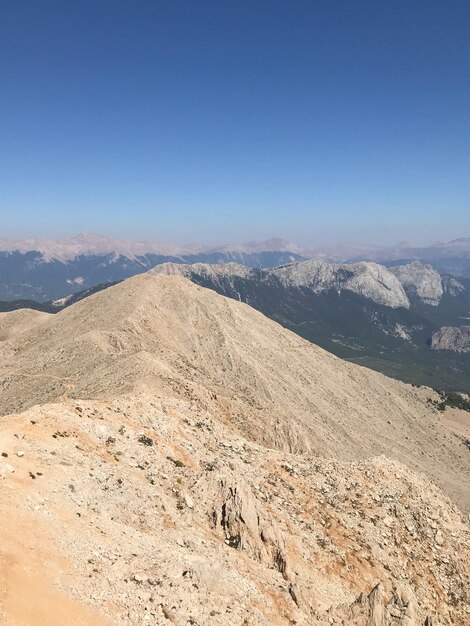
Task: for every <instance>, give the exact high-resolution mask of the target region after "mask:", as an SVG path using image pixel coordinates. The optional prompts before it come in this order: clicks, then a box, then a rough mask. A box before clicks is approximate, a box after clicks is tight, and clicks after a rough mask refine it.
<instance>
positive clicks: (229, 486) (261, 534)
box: [210, 474, 288, 577]
mask: <svg viewBox="0 0 470 626" xmlns="http://www.w3.org/2000/svg"><path fill="white" fill-rule="evenodd" d="M211 482H212V481H211ZM214 482H215V483H216V486H215V489H214V497H213V504H212V505H211V511H210V517H211V520H212V523H213V525H214V528H215V529H216V530H217V531H219V532H222V533H223V535H224V537H225V543H226V544H227V545H228V546H230V547H232V548H235V549H237V550H243V551H245V552H247V553H248V554H250V555H251V556H253V557H254V558H256V559H258V560H259V561H261V562H264V563H269V564H271V565H272V566H274V567H275V568H276V569H277V570H278V571H279V572H281V574H283V575H284V576H286V577H287V573H288V569H287V558H286V546H285V541H284V538H283V536H282V534H281V532H280V531H279V528H278V526H277V524H276V523H275V521H274V520H273V519H272V518H270V516H269V515H268V514H267V512H266V509H265V508H263V507H262V506H261V505H260V503H258V502H257V500H256V498H255V496H254V495H253V492H252V491H251V489H250V488H249V486H248V485H247V484H246V483H245V482H244V481H243V480H242V479H241V478H238V479H235V478H234V477H233V476H230V475H229V474H225V475H219V476H218V477H217V478H216V479H215V481H214Z"/></svg>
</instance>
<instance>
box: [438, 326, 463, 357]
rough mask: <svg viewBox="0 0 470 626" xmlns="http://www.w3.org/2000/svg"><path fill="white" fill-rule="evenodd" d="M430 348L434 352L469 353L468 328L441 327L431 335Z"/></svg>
mask: <svg viewBox="0 0 470 626" xmlns="http://www.w3.org/2000/svg"><path fill="white" fill-rule="evenodd" d="M431 347H432V348H434V350H453V351H454V352H470V326H442V328H439V330H436V332H435V333H433V336H432V339H431Z"/></svg>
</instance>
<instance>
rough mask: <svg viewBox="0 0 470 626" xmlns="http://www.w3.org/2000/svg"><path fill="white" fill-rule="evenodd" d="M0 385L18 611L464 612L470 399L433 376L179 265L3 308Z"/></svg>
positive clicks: (9, 608)
mask: <svg viewBox="0 0 470 626" xmlns="http://www.w3.org/2000/svg"><path fill="white" fill-rule="evenodd" d="M244 271H245V272H246V271H249V270H247V269H246V268H245V269H244ZM350 278H351V277H349V278H347V279H346V280H349V279H350ZM353 284H354V285H356V284H357V283H356V281H354V282H353ZM359 284H360V286H361V287H360V288H363V285H364V282H363V281H362V280H361V281H359ZM0 389H1V390H2V393H1V394H0V413H1V415H2V417H1V418H0V450H1V453H2V456H1V457H0V481H1V482H0V486H1V488H0V514H1V515H2V520H3V521H2V524H1V527H0V543H1V546H2V550H1V551H0V572H1V574H0V577H1V581H2V585H3V586H2V589H4V590H6V591H5V592H4V595H3V596H2V597H1V601H2V610H4V614H5V615H6V620H7V621H6V624H7V626H13V624H17V623H28V624H29V623H38V624H39V623H45V624H46V623H47V624H54V626H59V624H61V623H71V622H72V620H73V619H74V620H78V619H79V620H80V622H81V623H83V624H85V625H86V626H92V625H94V626H106V624H108V626H109V624H113V625H114V626H129V624H132V625H133V626H144V625H145V624H147V623H149V616H150V621H153V623H156V624H162V625H163V624H165V623H174V624H180V625H181V626H184V625H186V624H188V623H192V624H204V625H205V624H207V625H208V626H231V625H232V624H234V623H235V624H244V623H245V624H250V625H252V626H265V625H266V624H272V625H273V626H289V625H291V624H293V623H296V624H299V625H301V626H329V625H330V624H343V625H346V624H347V625H349V626H364V625H365V624H372V623H375V624H376V625H380V626H397V625H399V626H425V625H426V626H427V625H429V624H431V623H438V624H441V625H442V626H455V625H457V626H464V625H465V624H466V618H467V614H466V609H467V607H468V595H467V593H468V588H469V585H468V581H469V573H470V571H469V563H470V559H469V558H468V556H469V551H468V548H469V544H468V526H467V525H466V522H465V518H464V516H463V515H462V513H461V511H460V510H459V507H460V508H464V509H467V508H468V507H469V506H470V501H469V500H468V494H469V464H468V454H469V450H468V448H467V446H466V444H465V442H466V441H467V440H468V438H469V437H470V430H469V425H468V419H467V418H468V414H467V413H465V412H464V411H460V410H457V409H446V410H445V412H444V413H442V412H440V411H438V410H437V409H436V408H435V404H434V403H435V402H436V401H437V400H439V398H438V397H437V394H435V393H434V392H433V391H432V390H430V389H426V388H420V389H418V388H415V387H412V386H409V385H406V384H404V383H401V382H398V381H396V380H393V379H389V378H387V377H385V376H383V375H382V374H379V373H377V372H373V371H370V370H367V369H366V368H363V367H358V366H357V365H354V364H351V363H347V362H344V361H342V360H340V359H338V358H336V357H335V356H333V355H331V354H329V353H328V352H325V351H324V350H322V349H321V348H319V347H317V346H315V345H313V344H311V343H309V342H308V341H305V340H304V339H302V338H301V337H299V336H298V335H296V334H294V333H292V332H290V331H289V330H286V329H285V328H282V326H280V325H279V324H277V323H276V322H274V321H272V320H270V319H268V318H266V317H265V316H263V315H262V314H261V313H259V312H258V311H256V310H254V309H253V308H251V307H249V306H247V305H246V304H244V303H241V302H236V301H234V300H233V299H229V298H224V297H222V296H220V295H218V294H216V293H214V291H212V290H209V289H204V288H202V287H200V286H198V285H195V284H194V283H192V282H190V281H188V280H187V279H185V278H183V277H180V276H166V275H155V276H151V275H144V276H138V277H134V278H131V279H129V280H127V281H124V282H122V283H120V284H118V285H115V286H113V287H110V288H108V289H105V290H102V291H100V292H98V293H96V294H94V295H91V296H89V297H87V298H85V299H82V300H81V301H79V302H77V303H75V304H73V305H72V306H69V307H67V308H65V309H64V310H62V311H61V312H59V313H57V314H55V315H51V314H48V313H43V312H37V311H32V310H27V309H23V310H16V311H12V312H9V313H2V314H0ZM19 411H22V412H19ZM466 420H467V421H466ZM379 455H380V456H379ZM415 471H417V472H418V474H416V473H415ZM431 481H434V482H435V483H437V484H438V485H439V487H440V488H441V489H442V490H443V491H444V493H442V491H440V489H439V488H438V487H436V486H435V485H434V484H433V482H431ZM449 498H450V499H449ZM32 548H33V549H32ZM56 581H59V582H60V588H59V586H56V584H57V583H56ZM43 597H47V598H48V602H47V603H44V602H42V601H41V598H43ZM30 606H34V615H35V620H36V622H28V619H29V618H28V610H27V609H28V607H30ZM57 615H60V619H59V618H57V619H59V621H57V619H56V617H57ZM71 616H73V618H71ZM371 619H373V620H375V622H374V621H371ZM54 620H55V621H54ZM60 620H62V622H61V621H60Z"/></svg>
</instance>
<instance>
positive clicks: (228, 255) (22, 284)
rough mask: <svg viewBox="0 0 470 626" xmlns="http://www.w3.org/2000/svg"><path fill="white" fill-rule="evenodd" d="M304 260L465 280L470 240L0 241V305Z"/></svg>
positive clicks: (93, 236) (468, 274) (99, 238)
mask: <svg viewBox="0 0 470 626" xmlns="http://www.w3.org/2000/svg"><path fill="white" fill-rule="evenodd" d="M307 258H322V259H324V260H326V261H329V262H334V263H338V262H339V263H351V262H355V261H374V262H378V263H381V264H385V265H387V264H394V265H396V264H398V263H401V264H403V263H405V262H408V261H410V260H421V261H422V262H423V263H426V264H431V265H432V266H433V267H435V268H436V269H438V270H439V271H441V272H443V273H450V274H452V275H455V276H457V277H459V276H461V277H467V278H468V277H470V239H469V238H467V239H465V238H462V239H456V240H453V241H451V242H448V243H438V244H435V245H433V246H428V247H422V248H418V247H412V246H410V245H408V244H399V245H397V246H393V247H381V246H357V245H356V246H345V245H342V246H332V245H331V246H317V247H305V246H298V245H296V244H294V243H291V242H289V241H285V240H283V239H270V240H268V241H264V242H251V243H247V244H243V245H222V246H212V247H210V246H174V245H169V244H155V243H152V242H136V241H127V240H117V239H111V238H109V237H104V236H102V235H96V234H93V233H91V234H90V233H85V234H80V235H77V236H76V237H71V238H69V239H62V240H47V239H39V238H36V237H31V238H28V239H22V240H10V239H6V238H0V300H19V299H26V300H36V301H40V302H46V301H48V300H53V299H58V298H63V297H65V296H68V295H70V294H72V293H76V292H78V291H82V290H83V289H88V288H91V287H95V286H96V285H98V284H104V283H113V282H117V281H120V280H123V279H126V278H129V277H130V276H134V275H135V274H139V273H143V272H146V271H148V270H149V269H151V268H152V267H154V266H155V265H158V264H160V263H165V262H174V263H189V264H194V263H211V264H214V263H228V262H236V263H240V264H243V265H247V266H249V267H254V268H269V267H275V266H279V265H284V264H287V263H292V262H295V261H301V260H305V259H307Z"/></svg>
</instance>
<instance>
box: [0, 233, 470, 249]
mask: <svg viewBox="0 0 470 626" xmlns="http://www.w3.org/2000/svg"><path fill="white" fill-rule="evenodd" d="M80 237H84V238H93V237H104V238H106V239H109V240H111V241H112V240H116V241H117V240H119V241H130V242H134V243H151V244H157V245H158V244H162V245H174V246H181V247H184V246H188V247H191V246H194V247H197V246H201V247H204V246H207V247H211V246H224V245H234V246H237V245H238V246H241V245H247V244H257V243H264V242H268V241H271V240H283V241H286V242H289V243H292V244H295V245H298V246H300V247H304V248H308V247H312V248H321V247H334V246H337V247H341V246H345V247H347V246H351V247H352V246H357V247H361V246H362V247H367V246H371V247H393V246H409V247H419V248H421V247H427V246H432V245H434V244H439V243H448V242H450V241H454V240H459V239H470V236H469V237H466V236H465V234H460V235H459V236H455V237H448V238H442V239H432V240H431V239H428V240H421V241H418V240H416V239H410V238H408V239H404V238H402V239H400V240H396V241H392V242H391V243H390V242H385V241H380V240H374V241H371V240H369V241H365V240H354V239H339V238H337V239H334V238H332V239H331V240H325V239H323V240H322V241H319V240H317V241H310V242H309V241H304V240H298V239H292V238H289V237H286V236H283V235H282V233H271V234H268V235H267V236H264V237H261V238H259V239H250V238H244V239H236V240H235V239H234V240H228V239H227V240H217V241H204V240H195V239H193V240H187V241H185V240H178V239H177V240H168V239H162V238H152V237H149V236H144V237H131V236H120V235H113V234H111V233H110V232H95V231H92V230H85V231H81V232H75V233H65V234H63V235H59V236H50V235H47V234H46V235H38V234H37V233H29V234H25V235H23V236H18V237H14V236H12V237H9V236H7V235H5V234H4V233H0V240H1V239H2V238H4V239H8V240H11V241H23V240H29V239H39V240H45V241H47V240H50V241H63V240H72V239H75V238H80Z"/></svg>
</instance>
